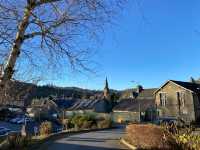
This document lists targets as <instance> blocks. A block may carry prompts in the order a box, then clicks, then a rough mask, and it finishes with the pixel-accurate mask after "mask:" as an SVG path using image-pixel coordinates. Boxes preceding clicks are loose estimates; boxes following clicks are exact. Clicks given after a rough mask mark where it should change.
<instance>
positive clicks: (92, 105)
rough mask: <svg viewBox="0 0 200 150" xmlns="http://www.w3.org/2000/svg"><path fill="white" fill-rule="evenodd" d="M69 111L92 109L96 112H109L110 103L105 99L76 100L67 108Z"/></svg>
mask: <svg viewBox="0 0 200 150" xmlns="http://www.w3.org/2000/svg"><path fill="white" fill-rule="evenodd" d="M67 110H69V111H76V110H94V111H96V112H109V111H110V104H109V102H108V101H107V100H105V99H95V100H88V99H85V100H82V99H81V100H77V101H76V102H75V103H74V104H73V106H71V107H70V108H68V109H67Z"/></svg>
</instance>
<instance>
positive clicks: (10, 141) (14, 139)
mask: <svg viewBox="0 0 200 150" xmlns="http://www.w3.org/2000/svg"><path fill="white" fill-rule="evenodd" d="M30 142H31V137H29V136H26V137H24V136H21V135H19V134H13V135H9V136H8V138H7V140H6V145H4V147H3V149H5V150H16V149H20V150H23V149H27V147H28V145H29V144H30Z"/></svg>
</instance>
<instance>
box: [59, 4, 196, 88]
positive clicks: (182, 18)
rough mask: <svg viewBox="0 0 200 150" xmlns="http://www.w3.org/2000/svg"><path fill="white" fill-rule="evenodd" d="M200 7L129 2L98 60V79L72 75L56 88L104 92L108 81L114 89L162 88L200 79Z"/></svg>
mask: <svg viewBox="0 0 200 150" xmlns="http://www.w3.org/2000/svg"><path fill="white" fill-rule="evenodd" d="M199 14H200V1H199V0H190V1H183V0H151V1H149V0H138V1H135V0H130V2H129V4H128V6H127V7H126V9H125V10H124V11H123V13H122V14H120V16H119V17H118V19H117V20H116V23H117V24H116V25H113V26H112V28H107V29H106V32H105V33H104V34H103V35H102V36H103V39H104V40H103V43H101V44H99V46H98V48H97V54H96V55H95V57H94V58H93V59H94V60H95V61H96V62H97V63H98V64H99V67H98V70H97V71H98V73H97V75H89V76H84V75H80V74H75V75H74V74H71V75H68V76H67V77H66V78H64V79H62V80H57V82H55V84H57V85H59V86H79V87H82V88H89V89H102V88H103V86H104V80H105V77H106V76H107V77H108V81H109V85H110V87H111V88H113V89H126V88H131V87H133V86H135V85H136V83H132V82H131V81H136V82H139V83H140V84H141V85H143V86H144V87H146V88H149V87H158V86H160V85H161V84H162V83H163V82H165V81H166V80H168V79H174V80H183V81H188V80H189V78H190V77H191V76H193V77H195V78H198V77H200V61H199V60H200V59H199V57H200V16H199Z"/></svg>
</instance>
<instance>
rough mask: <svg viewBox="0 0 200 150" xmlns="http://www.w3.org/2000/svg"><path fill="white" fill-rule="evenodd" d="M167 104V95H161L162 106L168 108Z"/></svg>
mask: <svg viewBox="0 0 200 150" xmlns="http://www.w3.org/2000/svg"><path fill="white" fill-rule="evenodd" d="M166 102H167V94H166V93H160V106H166Z"/></svg>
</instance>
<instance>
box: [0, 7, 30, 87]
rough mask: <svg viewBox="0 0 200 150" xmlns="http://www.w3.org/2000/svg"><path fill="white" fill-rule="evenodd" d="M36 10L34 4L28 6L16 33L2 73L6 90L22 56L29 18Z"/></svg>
mask: <svg viewBox="0 0 200 150" xmlns="http://www.w3.org/2000/svg"><path fill="white" fill-rule="evenodd" d="M33 8H34V5H33V4H28V7H26V8H25V11H24V17H23V18H22V21H21V22H20V24H19V26H18V32H17V33H16V37H15V41H14V43H13V46H12V48H11V51H10V55H9V57H8V60H7V62H6V65H5V68H4V70H3V72H2V75H1V78H0V88H1V90H3V89H4V87H5V85H6V83H7V82H8V81H9V80H10V79H11V78H12V76H13V74H14V68H15V64H16V61H17V58H18V57H19V55H20V49H21V46H22V43H23V42H24V34H25V31H26V29H27V27H28V24H29V18H30V16H31V12H32V10H33Z"/></svg>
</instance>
